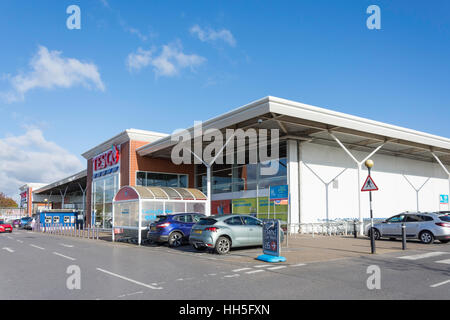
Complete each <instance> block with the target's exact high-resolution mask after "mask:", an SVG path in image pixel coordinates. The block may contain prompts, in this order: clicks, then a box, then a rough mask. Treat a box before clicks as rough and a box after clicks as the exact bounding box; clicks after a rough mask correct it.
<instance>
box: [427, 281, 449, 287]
mask: <svg viewBox="0 0 450 320" xmlns="http://www.w3.org/2000/svg"><path fill="white" fill-rule="evenodd" d="M447 283H450V280H447V281H443V282H439V283H436V284H433V285H431V286H430V287H431V288H436V287H440V286H443V285H444V284H447Z"/></svg>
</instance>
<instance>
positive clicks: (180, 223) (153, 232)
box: [147, 213, 205, 247]
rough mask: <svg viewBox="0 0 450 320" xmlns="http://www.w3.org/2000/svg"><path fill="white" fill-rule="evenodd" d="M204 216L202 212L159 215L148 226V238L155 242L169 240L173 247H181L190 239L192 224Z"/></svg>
mask: <svg viewBox="0 0 450 320" xmlns="http://www.w3.org/2000/svg"><path fill="white" fill-rule="evenodd" d="M204 217H205V215H203V214H200V213H177V214H169V215H160V216H157V217H156V218H157V219H156V221H155V222H153V223H151V224H150V225H149V226H148V232H147V238H148V239H149V240H150V241H153V242H158V243H164V242H168V243H169V246H171V247H179V246H181V245H182V244H183V242H185V241H187V240H188V239H189V235H190V234H191V229H192V226H193V225H194V224H196V223H197V222H198V221H200V219H201V218H204Z"/></svg>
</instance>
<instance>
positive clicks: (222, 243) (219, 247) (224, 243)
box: [216, 237, 231, 254]
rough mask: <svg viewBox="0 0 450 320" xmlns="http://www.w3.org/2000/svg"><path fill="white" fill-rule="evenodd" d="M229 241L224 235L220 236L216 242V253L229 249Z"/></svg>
mask: <svg viewBox="0 0 450 320" xmlns="http://www.w3.org/2000/svg"><path fill="white" fill-rule="evenodd" d="M230 247H231V243H230V240H228V239H227V238H225V237H220V238H219V239H218V240H217V243H216V252H217V253H218V254H226V253H228V252H229V251H230Z"/></svg>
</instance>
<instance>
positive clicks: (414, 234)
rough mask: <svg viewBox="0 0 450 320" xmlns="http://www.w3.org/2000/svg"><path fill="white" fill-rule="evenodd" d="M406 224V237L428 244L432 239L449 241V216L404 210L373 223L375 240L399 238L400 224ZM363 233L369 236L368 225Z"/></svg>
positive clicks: (400, 232)
mask: <svg viewBox="0 0 450 320" xmlns="http://www.w3.org/2000/svg"><path fill="white" fill-rule="evenodd" d="M403 223H405V226H406V237H407V238H409V239H414V238H417V239H419V240H420V241H421V242H422V243H425V244H430V243H433V242H434V240H439V241H440V242H442V243H447V242H449V241H450V216H449V215H447V214H440V213H436V212H432V213H423V212H405V213H401V214H398V215H395V216H393V217H391V218H389V219H386V220H385V221H383V222H382V223H375V224H374V226H373V230H374V231H373V232H374V236H375V240H378V239H380V238H393V239H395V238H401V236H402V224H403ZM365 234H366V235H367V236H370V225H369V226H367V228H366V230H365Z"/></svg>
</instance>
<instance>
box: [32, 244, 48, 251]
mask: <svg viewBox="0 0 450 320" xmlns="http://www.w3.org/2000/svg"><path fill="white" fill-rule="evenodd" d="M30 246H31V247H33V248H36V249H40V250H45V248H42V247H39V246H37V245H35V244H30Z"/></svg>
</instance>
